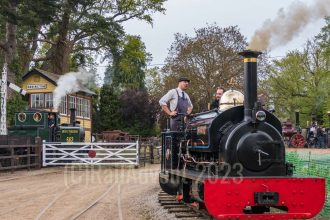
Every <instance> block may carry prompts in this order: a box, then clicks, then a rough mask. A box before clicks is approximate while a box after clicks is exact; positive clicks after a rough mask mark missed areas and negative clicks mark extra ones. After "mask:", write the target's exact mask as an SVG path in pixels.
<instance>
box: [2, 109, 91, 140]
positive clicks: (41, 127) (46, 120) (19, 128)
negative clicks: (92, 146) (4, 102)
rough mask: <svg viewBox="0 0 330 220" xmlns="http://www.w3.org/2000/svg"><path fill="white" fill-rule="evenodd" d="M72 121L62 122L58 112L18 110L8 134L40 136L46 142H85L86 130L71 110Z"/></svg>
mask: <svg viewBox="0 0 330 220" xmlns="http://www.w3.org/2000/svg"><path fill="white" fill-rule="evenodd" d="M70 121H71V122H70V124H60V117H59V113H57V112H48V111H40V110H28V111H24V112H18V113H15V125H14V126H12V127H10V128H8V135H9V136H25V137H26V136H28V137H40V138H41V139H42V140H44V141H46V142H83V141H84V138H85V130H84V128H83V127H80V126H79V124H78V123H77V122H76V121H75V114H74V111H71V120H70Z"/></svg>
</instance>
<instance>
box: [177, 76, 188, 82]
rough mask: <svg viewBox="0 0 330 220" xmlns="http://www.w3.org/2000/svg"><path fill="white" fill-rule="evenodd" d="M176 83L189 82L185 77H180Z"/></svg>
mask: <svg viewBox="0 0 330 220" xmlns="http://www.w3.org/2000/svg"><path fill="white" fill-rule="evenodd" d="M178 81H179V82H181V81H187V82H190V79H188V78H187V77H180V78H179V80H178Z"/></svg>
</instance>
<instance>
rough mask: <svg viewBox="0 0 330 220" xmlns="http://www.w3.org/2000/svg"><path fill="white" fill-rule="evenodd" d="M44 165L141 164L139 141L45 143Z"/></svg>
mask: <svg viewBox="0 0 330 220" xmlns="http://www.w3.org/2000/svg"><path fill="white" fill-rule="evenodd" d="M42 146H43V166H54V165H69V164H70V165H82V164H89V165H139V142H138V141H136V142H130V143H124V142H122V143H47V142H44V143H43V145H42Z"/></svg>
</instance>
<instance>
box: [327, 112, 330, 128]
mask: <svg viewBox="0 0 330 220" xmlns="http://www.w3.org/2000/svg"><path fill="white" fill-rule="evenodd" d="M327 113H328V118H329V126H328V127H329V129H330V111H328V112H327Z"/></svg>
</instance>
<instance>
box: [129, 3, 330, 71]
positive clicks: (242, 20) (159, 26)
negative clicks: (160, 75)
mask: <svg viewBox="0 0 330 220" xmlns="http://www.w3.org/2000/svg"><path fill="white" fill-rule="evenodd" d="M293 2H297V1H294V0H249V1H246V0H226V1H225V0H168V1H167V2H166V3H165V8H166V12H165V15H164V14H160V13H158V14H156V15H154V16H153V18H154V23H153V27H152V26H151V25H149V24H146V23H145V22H142V21H136V20H134V21H128V22H126V23H125V25H124V27H125V30H126V32H127V33H128V34H132V35H140V36H141V38H142V41H143V42H144V43H145V45H146V49H147V52H149V53H151V54H152V57H153V61H152V62H151V65H155V64H163V63H164V60H165V58H166V56H167V54H168V48H169V47H170V45H171V44H172V42H173V41H174V34H175V33H181V34H187V35H188V36H194V30H195V29H198V28H201V27H206V26H207V24H213V23H216V24H217V25H218V26H220V27H227V26H230V25H237V26H238V27H239V28H240V31H241V33H242V34H243V35H244V36H245V37H247V40H248V41H250V39H251V37H252V36H253V34H254V32H255V30H256V29H258V28H260V27H261V26H262V24H263V23H264V21H265V20H266V19H272V18H274V17H275V16H276V15H277V12H278V10H279V9H280V8H283V9H284V10H286V9H287V8H288V7H289V6H290V5H291V4H292V3H293ZM301 2H304V3H305V4H307V5H310V4H312V3H313V0H304V1H301ZM314 2H315V1H314ZM324 25H325V21H324V19H320V20H318V21H316V22H313V23H310V24H309V25H308V26H307V27H306V28H305V29H304V31H302V32H301V33H300V34H298V35H297V36H296V37H295V38H294V39H293V40H292V41H291V42H290V43H288V44H287V45H282V46H280V47H278V48H277V49H275V50H273V51H272V52H271V54H270V55H271V56H274V57H275V56H284V55H285V53H286V52H288V51H289V50H294V49H301V48H302V46H303V44H304V43H305V42H306V40H307V39H311V38H313V36H315V35H316V34H318V33H319V32H320V29H321V27H323V26H324Z"/></svg>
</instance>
